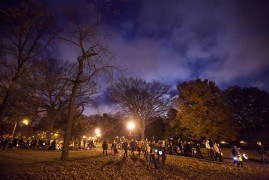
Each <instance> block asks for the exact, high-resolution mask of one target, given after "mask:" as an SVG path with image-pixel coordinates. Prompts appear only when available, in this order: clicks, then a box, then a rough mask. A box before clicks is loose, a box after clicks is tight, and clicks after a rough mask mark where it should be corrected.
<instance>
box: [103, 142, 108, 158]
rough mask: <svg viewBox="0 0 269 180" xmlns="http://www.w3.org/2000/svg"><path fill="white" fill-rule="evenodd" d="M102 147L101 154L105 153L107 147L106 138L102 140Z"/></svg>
mask: <svg viewBox="0 0 269 180" xmlns="http://www.w3.org/2000/svg"><path fill="white" fill-rule="evenodd" d="M102 148H103V155H105V153H106V155H107V148H108V143H107V141H106V140H104V142H103V144H102Z"/></svg>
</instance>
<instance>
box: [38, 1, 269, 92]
mask: <svg viewBox="0 0 269 180" xmlns="http://www.w3.org/2000/svg"><path fill="white" fill-rule="evenodd" d="M43 2H44V3H45V4H46V5H47V6H48V7H49V8H50V9H51V10H52V11H54V12H57V13H56V14H58V15H59V16H60V14H61V12H62V11H63V10H64V9H66V7H68V6H69V8H70V7H71V9H72V6H73V5H74V4H77V2H78V1H71V0H57V1H43ZM79 2H80V3H81V5H80V9H79V10H80V11H81V12H82V13H84V14H90V13H91V12H89V11H88V9H87V6H88V5H89V3H92V2H94V0H80V1H79ZM95 2H96V5H98V8H99V10H100V13H101V14H102V20H103V22H104V23H103V25H102V26H101V31H102V33H104V34H109V35H111V38H110V39H109V41H108V47H109V49H110V51H111V52H112V53H113V54H114V55H115V57H116V58H115V61H114V63H115V64H117V65H119V66H120V67H121V68H122V69H126V72H125V75H126V76H135V77H141V78H143V79H146V80H148V81H150V80H153V79H156V80H160V81H162V82H164V83H166V84H170V85H172V86H174V87H175V85H176V84H177V83H178V82H182V81H186V80H191V79H194V78H196V77H200V78H207V79H210V80H213V81H215V82H216V83H217V85H218V86H219V87H220V88H222V89H224V88H226V87H228V86H230V85H240V86H243V87H244V86H256V87H258V88H260V89H263V90H267V91H269V1H268V0H252V1H250V0H225V1H223V0H99V1H98V0H97V1H95ZM60 48H62V50H63V51H62V52H63V54H62V58H63V59H73V57H74V56H75V52H73V51H71V50H70V47H68V46H66V45H64V44H61V45H60Z"/></svg>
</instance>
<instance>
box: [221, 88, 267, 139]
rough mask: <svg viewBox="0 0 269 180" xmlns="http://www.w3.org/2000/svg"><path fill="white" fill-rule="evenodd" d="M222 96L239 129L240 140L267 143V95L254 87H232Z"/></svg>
mask: <svg viewBox="0 0 269 180" xmlns="http://www.w3.org/2000/svg"><path fill="white" fill-rule="evenodd" d="M224 95H225V101H226V103H227V104H228V105H229V106H230V107H231V108H232V110H233V116H234V118H235V120H236V121H237V123H238V125H239V127H240V130H241V131H240V138H242V139H246V140H252V141H257V140H263V141H268V140H269V119H268V117H269V94H268V93H267V92H265V91H262V90H259V89H258V88H254V87H253V88H252V87H251V88H240V87H238V86H232V87H229V88H227V89H226V90H225V91H224Z"/></svg>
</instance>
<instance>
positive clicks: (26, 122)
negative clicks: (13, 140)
mask: <svg viewBox="0 0 269 180" xmlns="http://www.w3.org/2000/svg"><path fill="white" fill-rule="evenodd" d="M22 123H23V124H24V125H26V126H28V125H29V120H28V119H23V120H22ZM17 125H18V121H16V122H15V124H14V128H13V131H12V137H14V134H15V131H16V128H17Z"/></svg>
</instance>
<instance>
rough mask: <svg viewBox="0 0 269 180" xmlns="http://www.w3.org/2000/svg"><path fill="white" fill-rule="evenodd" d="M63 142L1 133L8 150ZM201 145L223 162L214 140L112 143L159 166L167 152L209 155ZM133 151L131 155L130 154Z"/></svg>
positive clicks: (240, 157)
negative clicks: (203, 152)
mask: <svg viewBox="0 0 269 180" xmlns="http://www.w3.org/2000/svg"><path fill="white" fill-rule="evenodd" d="M98 142H100V139H97V138H90V139H86V138H83V139H82V140H81V141H80V142H78V141H72V142H70V146H69V147H70V150H89V149H92V148H96V147H97V144H98ZM257 145H258V151H259V154H260V162H261V163H266V162H267V160H266V155H268V154H266V151H265V149H264V146H263V144H262V143H261V142H258V143H257ZM62 147H63V141H62V140H57V139H51V140H46V139H43V138H35V137H34V136H32V137H28V138H27V137H12V136H10V135H5V134H4V135H2V136H0V148H1V149H3V150H6V149H31V150H62ZM201 147H205V148H206V151H207V158H210V159H212V160H215V161H220V162H221V161H223V152H222V150H221V148H220V145H219V144H218V143H217V142H214V143H213V141H212V140H204V141H202V142H198V141H197V142H193V141H181V140H179V139H178V140H174V139H173V138H170V139H169V140H158V141H155V140H151V141H149V140H145V141H137V140H134V139H131V140H127V139H125V138H120V139H117V140H114V141H113V142H112V143H111V147H110V150H111V154H117V153H118V152H119V151H118V150H119V149H120V150H123V152H124V153H123V157H124V158H127V157H128V156H129V155H130V156H132V157H134V156H136V157H139V158H141V157H145V159H146V160H147V162H148V164H149V163H150V162H152V163H153V164H154V166H155V167H156V168H157V167H158V166H159V164H165V160H166V155H167V154H170V155H181V156H186V157H195V158H205V156H203V154H202V152H201ZM102 148H103V154H104V155H108V149H109V143H108V141H107V140H104V141H103V143H102ZM128 152H129V154H128ZM231 154H232V156H233V163H234V164H236V165H238V166H242V167H243V164H244V163H243V162H244V159H247V157H246V155H245V154H244V153H242V152H241V150H240V148H239V147H237V146H233V147H232V150H231Z"/></svg>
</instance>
